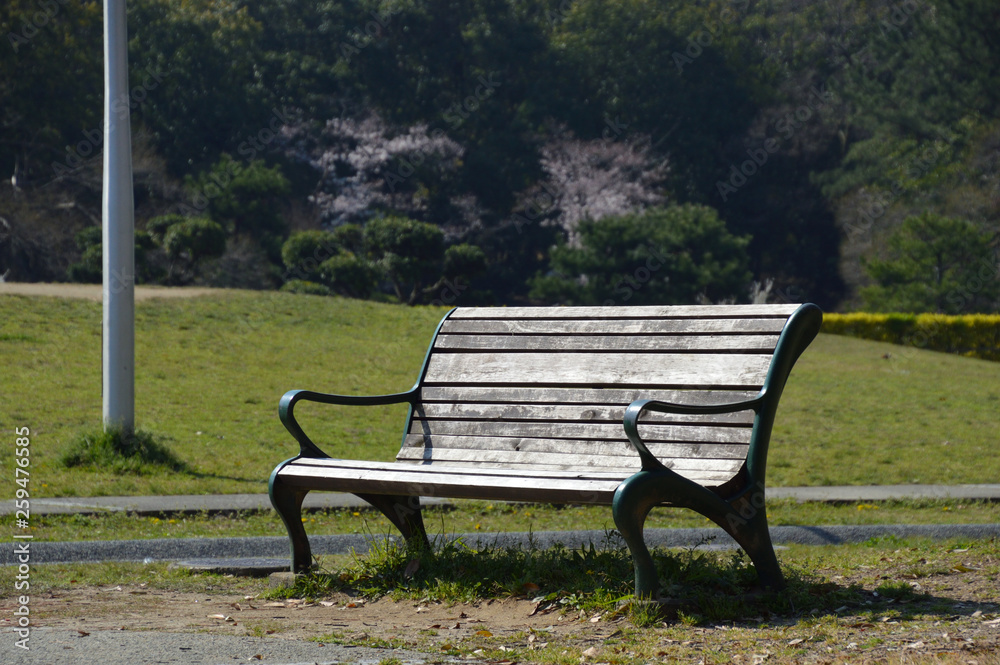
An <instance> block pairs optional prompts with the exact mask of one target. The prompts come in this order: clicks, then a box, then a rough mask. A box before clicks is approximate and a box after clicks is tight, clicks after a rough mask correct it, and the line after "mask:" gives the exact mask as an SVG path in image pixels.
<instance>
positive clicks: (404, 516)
mask: <svg viewBox="0 0 1000 665" xmlns="http://www.w3.org/2000/svg"><path fill="white" fill-rule="evenodd" d="M355 496H357V497H358V498H360V499H363V500H364V501H367V502H368V503H370V504H371V505H372V506H374V507H375V508H377V509H378V510H379V511H380V512H381V513H382V514H383V515H385V516H386V517H387V518H388V519H389V521H390V522H392V523H393V524H394V525H396V528H397V529H399V532H400V533H401V534H403V538H405V539H406V542H407V544H409V545H414V546H416V547H418V548H430V541H429V540H428V539H427V530H426V529H425V528H424V518H423V513H422V512H421V506H420V497H419V496H403V495H395V494H356V495H355Z"/></svg>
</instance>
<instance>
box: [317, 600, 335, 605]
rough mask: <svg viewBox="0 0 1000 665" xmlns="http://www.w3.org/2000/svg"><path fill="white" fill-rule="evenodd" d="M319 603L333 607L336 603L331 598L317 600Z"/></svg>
mask: <svg viewBox="0 0 1000 665" xmlns="http://www.w3.org/2000/svg"><path fill="white" fill-rule="evenodd" d="M319 604H320V605H322V606H323V607H333V606H334V605H336V604H337V603H335V602H333V601H332V600H321V601H319Z"/></svg>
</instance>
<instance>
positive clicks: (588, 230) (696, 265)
mask: <svg viewBox="0 0 1000 665" xmlns="http://www.w3.org/2000/svg"><path fill="white" fill-rule="evenodd" d="M578 232H579V236H580V237H579V244H578V245H572V244H567V243H564V244H562V245H560V246H558V247H556V248H554V249H553V250H552V257H551V267H552V272H551V273H550V274H548V275H544V276H538V277H536V278H534V279H533V280H531V284H532V290H531V296H532V297H533V298H536V299H538V300H542V301H548V302H563V303H565V304H580V305H596V304H604V305H615V304H617V305H625V304H628V305H643V304H685V303H694V302H696V301H698V300H699V299H702V298H707V299H709V300H712V301H719V300H722V299H725V298H735V297H736V296H738V295H742V294H744V293H746V291H747V285H748V284H749V283H750V279H751V274H750V271H749V270H748V265H749V258H748V256H747V252H746V248H747V245H748V244H749V242H750V239H749V237H738V236H734V235H732V234H731V233H729V231H728V230H727V229H726V225H725V223H724V222H723V221H722V220H721V219H719V216H718V214H717V213H716V212H715V210H713V209H712V208H709V207H707V206H700V205H682V206H671V207H668V208H655V209H651V210H648V211H646V212H643V213H637V214H632V215H622V216H616V217H604V218H602V219H601V220H600V221H593V220H584V221H582V222H581V223H580V225H579V227H578Z"/></svg>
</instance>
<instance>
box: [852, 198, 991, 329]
mask: <svg viewBox="0 0 1000 665" xmlns="http://www.w3.org/2000/svg"><path fill="white" fill-rule="evenodd" d="M886 244H887V246H886V248H885V252H884V254H885V257H884V258H878V259H872V260H871V261H868V262H866V265H865V269H866V270H867V272H868V274H869V275H870V276H871V278H872V279H873V280H874V281H875V284H874V285H873V286H870V287H868V288H866V289H864V290H863V291H862V295H863V297H864V299H865V302H866V303H867V305H868V306H869V307H870V308H871V309H872V310H874V311H882V312H938V313H941V314H968V313H973V312H981V311H993V310H995V309H997V307H1000V264H998V263H997V253H996V250H995V249H994V248H993V247H990V235H989V234H988V233H983V232H982V231H981V230H980V229H978V228H977V227H976V225H974V224H972V223H970V222H966V221H964V220H959V219H948V218H947V217H941V216H939V215H935V214H932V213H927V214H924V215H920V216H918V217H910V218H909V219H907V220H906V221H904V222H903V224H902V225H901V226H900V227H899V228H898V229H897V230H896V231H895V232H893V233H892V235H890V236H889V239H888V242H887V243H886Z"/></svg>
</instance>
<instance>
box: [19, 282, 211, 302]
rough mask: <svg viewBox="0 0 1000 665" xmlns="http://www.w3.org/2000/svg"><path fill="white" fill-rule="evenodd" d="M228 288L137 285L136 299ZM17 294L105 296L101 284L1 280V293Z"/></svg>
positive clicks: (73, 296)
mask: <svg viewBox="0 0 1000 665" xmlns="http://www.w3.org/2000/svg"><path fill="white" fill-rule="evenodd" d="M225 292H226V289H214V288H208V287H203V286H137V287H135V299H136V300H148V299H150V298H193V297H195V296H206V295H212V294H215V293H225ZM3 294H10V295H16V296H54V297H58V298H80V299H82V300H98V301H99V300H101V299H103V297H104V291H103V287H102V286H101V285H100V284H49V283H43V282H37V283H28V282H0V295H3Z"/></svg>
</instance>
